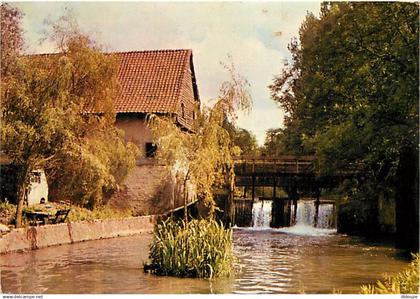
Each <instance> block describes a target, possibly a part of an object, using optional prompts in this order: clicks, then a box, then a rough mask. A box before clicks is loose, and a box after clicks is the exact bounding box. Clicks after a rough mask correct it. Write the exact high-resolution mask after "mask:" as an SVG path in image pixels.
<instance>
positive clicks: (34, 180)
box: [30, 171, 41, 184]
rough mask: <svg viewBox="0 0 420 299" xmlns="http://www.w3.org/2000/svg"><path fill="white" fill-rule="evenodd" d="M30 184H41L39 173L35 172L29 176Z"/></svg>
mask: <svg viewBox="0 0 420 299" xmlns="http://www.w3.org/2000/svg"><path fill="white" fill-rule="evenodd" d="M30 182H31V183H36V184H41V173H40V172H37V171H34V172H32V173H31V176H30Z"/></svg>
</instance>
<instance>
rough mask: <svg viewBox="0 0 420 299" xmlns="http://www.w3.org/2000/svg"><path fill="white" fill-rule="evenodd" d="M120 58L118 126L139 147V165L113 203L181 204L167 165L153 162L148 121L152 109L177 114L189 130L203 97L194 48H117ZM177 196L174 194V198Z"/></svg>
mask: <svg viewBox="0 0 420 299" xmlns="http://www.w3.org/2000/svg"><path fill="white" fill-rule="evenodd" d="M115 55H116V56H117V59H118V61H119V71H118V80H119V84H120V90H119V94H118V96H117V98H116V99H115V103H114V107H115V112H116V126H117V127H118V128H120V129H122V130H124V131H125V138H126V141H131V142H133V143H135V144H136V145H137V146H138V147H139V149H140V151H141V154H140V157H139V158H138V160H137V165H136V167H135V169H134V170H133V171H132V172H131V173H130V174H129V175H128V177H127V178H126V180H125V182H124V183H123V186H121V189H120V190H119V191H118V192H116V193H115V194H114V195H113V196H112V197H111V199H110V202H109V203H110V205H111V206H114V207H120V208H131V209H133V211H134V213H136V214H157V213H162V212H166V211H168V210H170V209H171V208H176V207H178V206H180V205H182V200H181V199H180V198H178V193H179V192H176V190H174V188H178V187H177V186H176V184H173V179H171V178H169V177H168V174H167V172H165V171H164V166H161V165H157V163H156V161H154V158H153V156H154V151H155V146H154V144H153V140H152V135H151V132H150V130H149V128H148V127H147V125H146V116H147V114H149V113H154V114H156V115H167V116H172V117H174V119H175V121H176V123H177V124H178V125H179V127H180V128H181V129H183V130H186V131H190V130H191V128H192V123H193V120H194V119H195V115H196V111H197V109H199V105H200V99H199V94H198V88H197V83H196V77H195V72H194V64H193V55H192V51H191V50H184V49H181V50H157V51H133V52H120V53H115ZM174 197H175V198H174Z"/></svg>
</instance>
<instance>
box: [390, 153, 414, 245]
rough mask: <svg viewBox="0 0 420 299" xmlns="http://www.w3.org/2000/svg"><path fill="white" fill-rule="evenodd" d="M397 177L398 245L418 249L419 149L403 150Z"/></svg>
mask: <svg viewBox="0 0 420 299" xmlns="http://www.w3.org/2000/svg"><path fill="white" fill-rule="evenodd" d="M396 179H397V181H396V198H395V215H396V217H395V218H396V219H395V220H396V246H397V247H399V248H404V249H408V250H410V251H418V250H419V197H418V187H419V185H418V151H416V150H415V149H412V148H408V147H407V148H404V149H403V150H402V151H401V154H400V161H399V164H398V169H397V174H396Z"/></svg>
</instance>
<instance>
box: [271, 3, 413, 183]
mask: <svg viewBox="0 0 420 299" xmlns="http://www.w3.org/2000/svg"><path fill="white" fill-rule="evenodd" d="M290 50H291V52H292V57H293V64H291V65H289V66H287V67H286V68H285V71H284V72H283V74H281V75H280V76H278V77H277V78H275V80H274V83H273V84H272V85H271V86H270V88H271V91H272V97H273V99H274V100H275V101H277V102H278V103H279V104H280V105H281V106H282V107H283V108H284V109H285V110H286V112H287V113H288V116H287V117H286V122H285V123H286V129H285V134H291V135H293V136H294V138H292V139H290V138H283V139H284V141H285V143H286V145H293V143H295V142H296V141H299V143H300V146H303V147H305V148H307V149H308V150H309V151H312V152H313V153H316V154H317V156H318V157H319V159H320V160H319V165H320V167H321V170H324V171H326V172H328V171H330V170H331V169H333V170H334V169H337V168H340V167H342V166H343V165H346V164H348V163H353V162H360V161H362V162H364V163H365V165H368V167H369V169H368V171H369V172H371V173H372V177H375V179H378V180H380V181H381V182H384V181H386V180H389V179H391V178H392V177H393V175H395V171H396V167H397V165H398V160H399V154H400V153H401V151H402V149H403V148H404V147H412V148H415V147H416V145H417V142H416V140H417V132H418V125H417V122H418V87H417V86H418V80H417V79H418V7H417V5H416V4H414V3H355V2H347V3H325V4H323V5H322V9H321V15H320V17H319V18H317V17H315V16H313V15H311V14H309V15H308V16H307V18H306V20H305V22H304V23H303V24H302V26H301V29H300V40H299V41H297V40H295V41H293V42H292V43H291V44H290Z"/></svg>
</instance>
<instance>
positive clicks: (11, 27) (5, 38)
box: [0, 3, 23, 77]
mask: <svg viewBox="0 0 420 299" xmlns="http://www.w3.org/2000/svg"><path fill="white" fill-rule="evenodd" d="M21 20H22V13H21V12H20V11H19V10H17V9H16V8H14V7H13V6H11V5H10V4H8V3H2V4H1V5H0V22H1V24H0V31H1V51H0V59H1V60H0V61H1V64H2V67H1V76H2V77H5V76H7V75H10V73H12V72H13V68H14V67H15V63H16V57H17V56H18V55H19V54H20V52H21V51H22V49H23V37H22V27H21Z"/></svg>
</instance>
